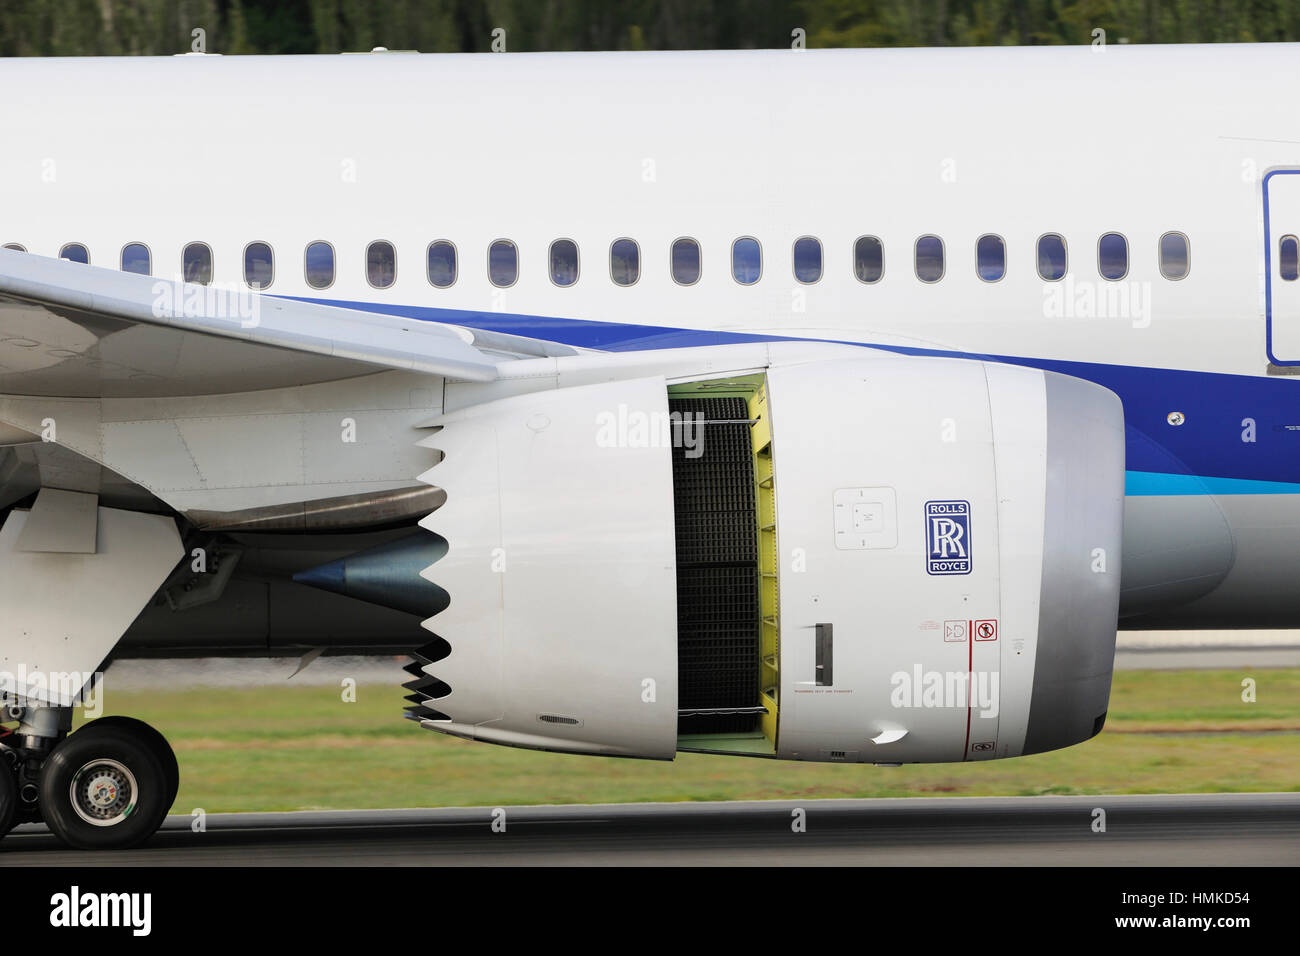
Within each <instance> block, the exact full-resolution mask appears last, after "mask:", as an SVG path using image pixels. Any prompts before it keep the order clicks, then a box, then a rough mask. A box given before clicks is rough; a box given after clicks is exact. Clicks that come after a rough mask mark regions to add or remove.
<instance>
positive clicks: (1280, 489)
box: [1124, 471, 1300, 498]
mask: <svg viewBox="0 0 1300 956" xmlns="http://www.w3.org/2000/svg"><path fill="white" fill-rule="evenodd" d="M1124 494H1126V495H1128V496H1129V497H1131V498H1139V497H1150V496H1152V495H1300V483H1297V482H1291V481H1256V480H1254V479H1250V478H1203V477H1201V476H1199V475H1169V474H1161V473H1160V472H1156V471H1127V472H1125V473H1124Z"/></svg>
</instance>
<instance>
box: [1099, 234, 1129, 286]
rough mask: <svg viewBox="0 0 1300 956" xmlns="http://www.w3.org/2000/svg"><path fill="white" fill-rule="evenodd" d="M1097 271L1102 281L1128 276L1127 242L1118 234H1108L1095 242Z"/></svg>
mask: <svg viewBox="0 0 1300 956" xmlns="http://www.w3.org/2000/svg"><path fill="white" fill-rule="evenodd" d="M1097 271H1098V272H1100V273H1101V277H1102V278H1103V279H1111V280H1114V279H1122V278H1124V277H1125V276H1126V275H1128V240H1127V239H1125V238H1124V237H1123V236H1121V235H1120V234H1119V233H1118V232H1108V233H1106V235H1104V236H1102V237H1101V238H1100V239H1098V240H1097Z"/></svg>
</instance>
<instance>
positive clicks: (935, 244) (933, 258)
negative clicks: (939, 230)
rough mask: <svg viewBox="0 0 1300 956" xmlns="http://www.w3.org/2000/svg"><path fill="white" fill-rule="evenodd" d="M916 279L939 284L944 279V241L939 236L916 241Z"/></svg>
mask: <svg viewBox="0 0 1300 956" xmlns="http://www.w3.org/2000/svg"><path fill="white" fill-rule="evenodd" d="M916 277H917V278H918V279H920V280H921V281H922V282H938V281H939V280H940V279H942V278H943V240H942V239H940V238H939V237H938V236H922V237H921V238H920V239H918V240H916Z"/></svg>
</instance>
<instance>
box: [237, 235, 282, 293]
mask: <svg viewBox="0 0 1300 956" xmlns="http://www.w3.org/2000/svg"><path fill="white" fill-rule="evenodd" d="M244 281H245V282H247V283H248V287H249V288H250V289H268V288H270V286H271V283H272V282H274V281H275V253H274V252H272V251H271V246H270V244H269V243H265V242H250V243H249V244H248V245H246V246H245V247H244Z"/></svg>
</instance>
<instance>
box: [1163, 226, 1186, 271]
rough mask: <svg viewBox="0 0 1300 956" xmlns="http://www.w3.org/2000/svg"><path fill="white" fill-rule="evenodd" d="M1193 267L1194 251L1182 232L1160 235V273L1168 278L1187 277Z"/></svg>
mask: <svg viewBox="0 0 1300 956" xmlns="http://www.w3.org/2000/svg"><path fill="white" fill-rule="evenodd" d="M1191 268H1192V251H1191V245H1190V244H1189V243H1188V241H1187V237H1186V236H1185V235H1183V234H1182V233H1181V232H1166V233H1165V234H1164V235H1163V236H1161V237H1160V274H1161V275H1162V276H1164V277H1165V278H1166V279H1185V278H1187V273H1188V272H1189V271H1191Z"/></svg>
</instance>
